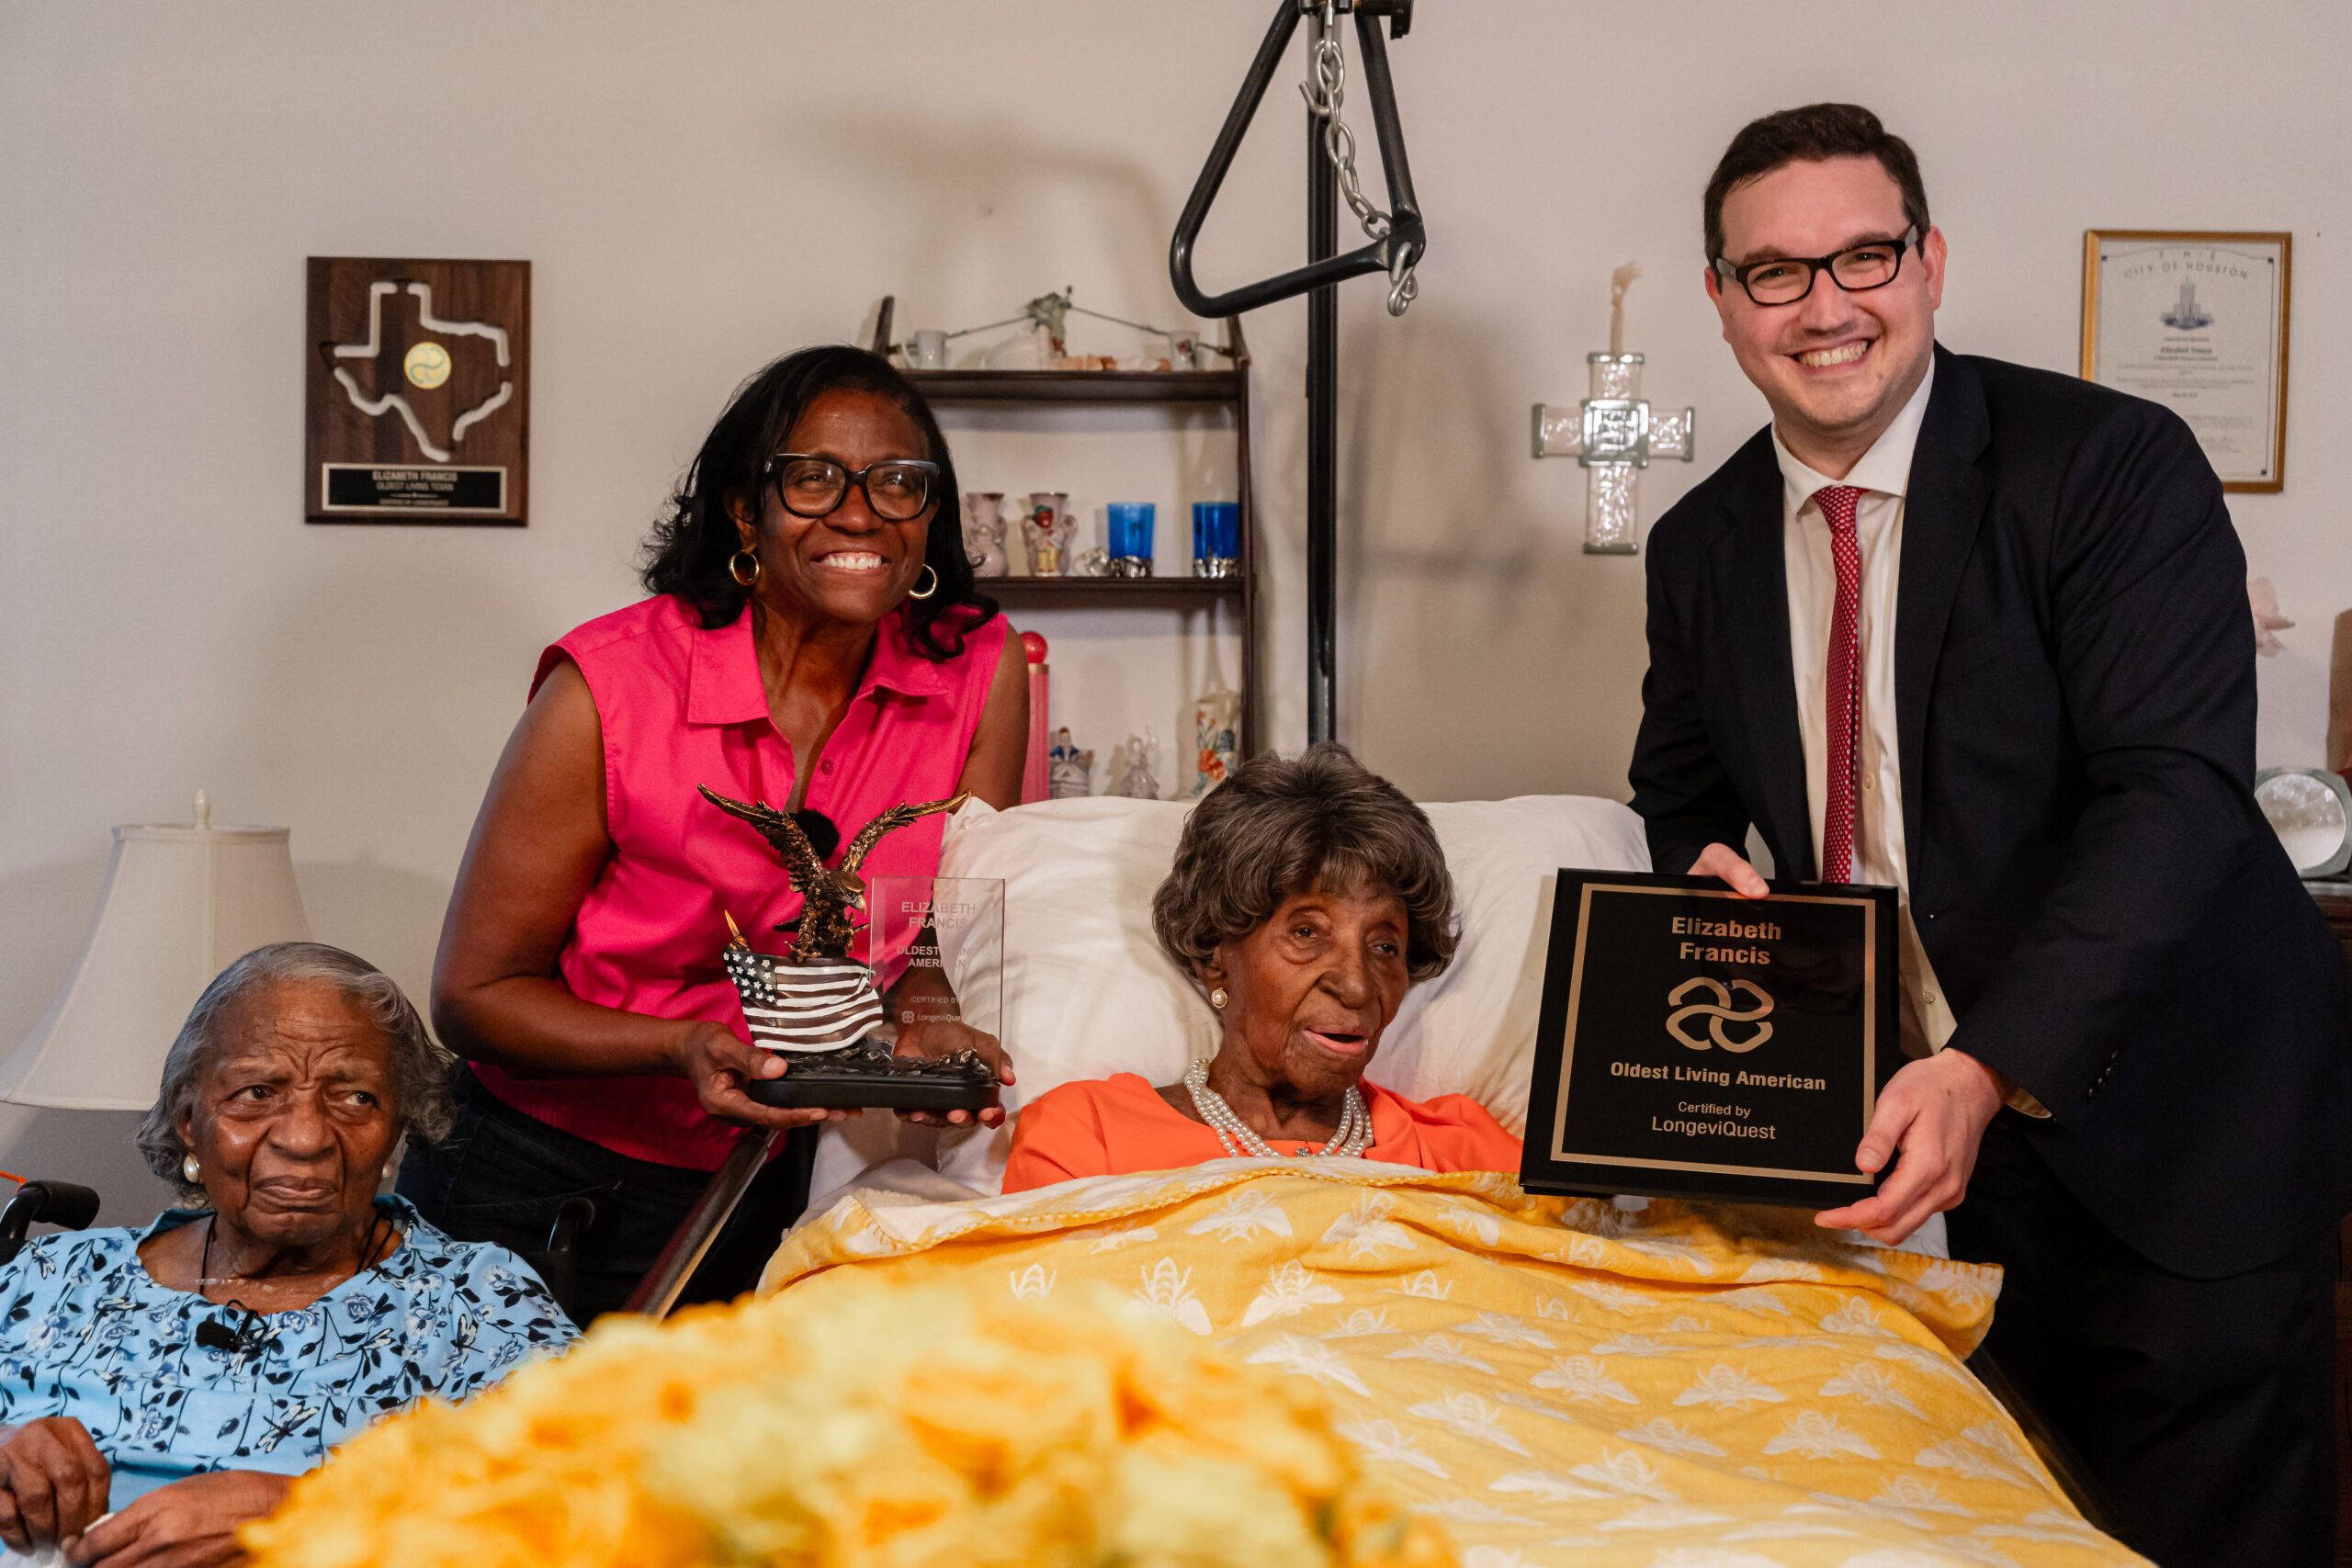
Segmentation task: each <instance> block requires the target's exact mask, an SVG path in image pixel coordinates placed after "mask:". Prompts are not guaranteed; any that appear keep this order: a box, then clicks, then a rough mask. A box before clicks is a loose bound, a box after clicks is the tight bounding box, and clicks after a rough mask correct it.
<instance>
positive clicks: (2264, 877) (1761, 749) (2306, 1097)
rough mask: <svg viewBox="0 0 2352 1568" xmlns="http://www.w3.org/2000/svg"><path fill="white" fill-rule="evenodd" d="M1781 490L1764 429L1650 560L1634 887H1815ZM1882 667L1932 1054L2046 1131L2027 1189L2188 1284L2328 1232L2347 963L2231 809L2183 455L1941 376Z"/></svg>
mask: <svg viewBox="0 0 2352 1568" xmlns="http://www.w3.org/2000/svg"><path fill="white" fill-rule="evenodd" d="M1781 529H1782V522H1781V472H1780V468H1779V465H1778V464H1777V463H1776V461H1775V460H1774V457H1773V452H1772V440H1771V434H1770V431H1769V430H1766V431H1762V432H1759V433H1758V434H1757V436H1756V437H1755V439H1754V440H1752V441H1750V442H1748V443H1747V446H1743V447H1741V448H1740V450H1739V451H1738V452H1737V453H1736V455H1735V456H1734V457H1732V459H1731V460H1730V461H1729V462H1727V463H1725V464H1724V466H1723V467H1722V468H1719V469H1718V470H1716V471H1715V473H1713V475H1711V476H1710V477H1709V478H1708V479H1706V480H1705V482H1703V483H1702V484H1701V485H1700V486H1699V487H1698V488H1697V489H1695V490H1693V491H1691V493H1690V494H1689V495H1687V496H1686V497H1684V498H1683V500H1682V501H1681V502H1679V504H1678V505H1676V506H1675V508H1674V509H1673V510H1672V511H1671V512H1669V513H1667V515H1666V516H1665V517H1664V518H1662V519H1660V520H1659V522H1658V525H1657V528H1656V529H1655V530H1653V531H1652V533H1651V536H1650V550H1649V650H1650V668H1649V673H1648V675H1647V676H1646V677H1645V680H1644V682H1643V683H1642V703H1643V716H1642V727H1641V735H1640V739H1638V741H1637V742H1636V743H1635V746H1634V763H1633V770H1632V777H1633V784H1634V810H1636V811H1638V812H1639V813H1641V815H1642V817H1643V818H1644V820H1645V822H1646V824H1647V827H1648V832H1649V840H1650V854H1651V858H1652V860H1653V862H1654V863H1655V864H1656V865H1657V869H1658V870H1660V871H1682V870H1686V869H1688V868H1689V866H1690V864H1691V861H1692V860H1693V859H1694V858H1695V857H1696V856H1697V854H1698V852H1700V851H1701V850H1702V849H1703V848H1704V847H1705V846H1706V845H1708V844H1710V843H1713V842H1718V841H1720V842H1723V843H1726V844H1729V845H1731V846H1733V847H1734V848H1735V849H1736V848H1738V847H1739V846H1740V845H1742V844H1743V843H1745V842H1746V835H1747V829H1748V826H1749V825H1750V824H1751V823H1753V824H1754V825H1755V827H1756V828H1757V829H1758V831H1759V832H1760V833H1761V834H1762V836H1763V839H1764V841H1765V842H1766V843H1767V844H1768V845H1770V848H1771V851H1772V857H1773V860H1774V861H1775V862H1776V863H1777V866H1778V869H1779V872H1780V874H1781V875H1784V876H1788V875H1793V876H1796V877H1800V878H1804V879H1808V880H1809V879H1811V878H1813V877H1815V875H1816V874H1817V873H1816V871H1815V864H1814V852H1813V835H1812V828H1811V825H1810V819H1809V817H1808V813H1807V808H1806V780H1805V776H1804V748H1803V743H1802V741H1801V739H1800V738H1799V735H1798V728H1797V708H1796V696H1795V688H1794V684H1793V676H1792V671H1791V668H1790V653H1789V609H1788V586H1787V577H1786V574H1785V571H1784V568H1783V562H1782V545H1781ZM1894 666H1895V709H1896V713H1895V727H1896V730H1897V742H1898V754H1899V761H1900V764H1901V768H1902V777H1903V828H1904V840H1905V851H1906V857H1905V858H1906V861H1907V863H1908V866H1909V872H1910V883H1911V905H1912V909H1913V912H1914V917H1915V919H1917V924H1918V929H1919V936H1920V940H1921V942H1922V944H1923V945H1924V946H1925V947H1926V949H1927V952H1928V957H1929V959H1930V960H1931V961H1932V962H1933V963H1934V964H1935V967H1936V976H1937V978H1938V980H1939V982H1940V983H1941V985H1942V987H1943V988H1944V990H1945V992H1946V994H1947V995H1948V996H1949V997H1950V998H1951V1003H1952V1006H1953V1009H1954V1011H1955V1012H1956V1013H1957V1015H1958V1017H1959V1019H1960V1028H1959V1032H1958V1033H1957V1034H1956V1035H1954V1036H1953V1039H1952V1043H1953V1044H1954V1045H1955V1046H1957V1047H1959V1048H1961V1049H1963V1050H1966V1051H1968V1052H1970V1053H1971V1054H1973V1055H1975V1056H1977V1057H1978V1058H1979V1059H1981V1060H1983V1061H1985V1062H1987V1063H1989V1064H1991V1065H1992V1066H1995V1067H1997V1068H1999V1069H2000V1070H2001V1071H2002V1072H2004V1073H2007V1075H2008V1076H2009V1077H2011V1078H2013V1079H2015V1080H2016V1081H2017V1082H2018V1083H2019V1084H2022V1085H2023V1086H2024V1087H2025V1088H2027V1089H2030V1090H2031V1091H2032V1092H2033V1094H2034V1096H2035V1097H2036V1098H2037V1099H2039V1100H2041V1103H2042V1104H2043V1105H2045V1106H2047V1107H2048V1108H2049V1109H2050V1111H2051V1112H2052V1120H2050V1121H2047V1122H2034V1123H2033V1125H2032V1129H2031V1136H2032V1138H2033V1142H2034V1146H2035V1147H2036V1149H2037V1150H2038V1151H2039V1152H2040V1154H2041V1157H2042V1158H2043V1159H2044V1160H2045V1161H2046V1162H2047V1163H2048V1165H2049V1166H2050V1168H2051V1169H2052V1171H2053V1172H2054V1173H2055V1174H2056V1175H2057V1176H2058V1178H2059V1179H2061V1180H2062V1181H2063V1182H2064V1183H2065V1185H2066V1187H2067V1188H2068V1189H2069V1190H2071V1191H2073V1192H2074V1193H2075V1196H2076V1197H2077V1198H2079V1199H2080V1200H2081V1201H2082V1202H2083V1204H2084V1206H2085V1207H2086V1208H2087V1209H2089V1210H2090V1212H2091V1213H2093V1214H2094V1215H2096V1216H2097V1217H2098V1219H2099V1220H2100V1221H2101V1222H2103V1223H2104V1224H2106V1225H2107V1226H2108V1227H2109V1229H2111V1230H2112V1231H2114V1232H2115V1233H2116V1234H2117V1235H2119V1236H2120V1237H2121V1238H2122V1239H2123V1240H2124V1241H2125V1242H2126V1243H2128V1244H2129V1245H2130V1246H2131V1247H2133V1248H2134V1249H2136V1250H2137V1251H2139V1252H2140V1253H2141V1254H2142V1255H2143V1256H2144V1257H2145V1258H2148V1259H2149V1260H2151V1261H2152V1262H2154V1263H2157V1264H2159V1265H2161V1266H2163V1267H2165V1268H2166V1269H2173V1270H2175V1271H2176V1272H2179V1273H2185V1274H2190V1275H2197V1276H2200V1277H2209V1278H2210V1277H2219V1276H2222V1275H2225V1274H2231V1273H2236V1272H2239V1271H2241V1270H2243V1269H2249V1268H2253V1267H2256V1266H2257V1265H2259V1264H2262V1263H2265V1262H2267V1261H2269V1260H2271V1259H2273V1258H2278V1257H2279V1256H2281V1255H2283V1254H2284V1253H2285V1252H2287V1251H2288V1250H2289V1249H2290V1247H2294V1246H2295V1245H2297V1244H2299V1243H2301V1242H2303V1241H2305V1240H2307V1239H2308V1238H2309V1237H2310V1236H2311V1235H2312V1233H2313V1232H2314V1231H2316V1230H2317V1229H2318V1228H2319V1227H2320V1226H2322V1225H2324V1224H2328V1223H2331V1222H2332V1221H2333V1220H2334V1219H2335V1217H2336V1216H2337V1215H2339V1214H2341V1213H2344V1212H2345V1210H2346V1208H2347V1207H2352V1130H2347V1128H2346V1117H2347V1114H2348V1113H2352V1023H2347V998H2346V991H2347V981H2346V964H2345V959H2344V954H2343V953H2342V952H2341V951H2340V950H2339V949H2338V948H2337V947H2336V945H2335V942H2334V941H2333V940H2332V939H2331V938H2330V935H2329V933H2328V931H2327V928H2326V925H2325V923H2324V921H2323V920H2322V919H2321V918H2320V916H2319V913H2318V911H2317V909H2316V908H2315V907H2314V905H2313V904H2312V900H2311V898H2310V897H2308V896H2307V895H2306V894H2305V893H2304V892H2303V890H2302V888H2301V886H2299V885H2298V884H2297V882H2296V879H2295V874H2294V871H2293V868H2292V867H2291V866H2290V864H2289V863H2288V861H2287V858H2286V855H2285V853H2284V852H2282V851H2281V850H2280V848H2279V846H2278V840H2277V837H2276V836H2275V835H2274V834H2273V833H2272V832H2271V830H2270V829H2269V828H2268V827H2267V825H2266V824H2265V823H2264V821H2263V819H2262V817H2261V814H2260V813H2259V811H2257V810H2256V807H2255V804H2254V798H2253V795H2252V788H2251V786H2252V777H2253V769H2254V719H2255V684H2254V632H2253V623H2252V617H2251V615H2249V613H2248V610H2247V606H2246V595H2245V554H2244V552H2243V551H2242V550H2241V549H2240V548H2239V547H2238V541H2237V536H2236V534H2235V532H2234V531H2233V528H2232V526H2231V524H2230V518H2229V513H2228V512H2227V510H2226V509H2225V508H2224V506H2223V504H2222V488H2221V484H2220V482H2219V481H2218V480H2217V479H2215V478H2214V476H2213V470H2212V468H2211V466H2210V465H2209V464H2208V463H2207V462H2206V461H2205V458H2204V456H2203V454H2202V453H2201V452H2199V449H2198V446H2197V444H2196V441H2195V439H2194V438H2193V437H2192V436H2191V435H2190V434H2189V433H2188V427H2187V426H2186V425H2184V424H2183V423H2181V422H2180V421H2179V420H2178V419H2177V418H2176V417H2175V416H2174V415H2173V414H2172V413H2171V412H2169V411H2167V410H2165V409H2163V408H2161V407H2159V406H2158V405H2156V404H2154V403H2150V402H2145V401H2142V400H2138V399H2135V398H2130V397H2126V396H2123V395H2122V394H2120V393H2117V392H2114V391H2110V390H2108V389H2103V388H2100V387H2097V386H2094V385H2091V384H2090V383H2087V382H2084V381H2078V380H2075V379H2073V378H2069V377H2064V376H2057V375H2052V374H2051V373H2049V372H2047V371H2041V370H2031V369H2027V368H2025V367H2020V366H2015V365H2006V364H2003V363H2001V362H2000V361H1998V360H1992V359H1975V358H1965V357H1962V356H1960V355H1953V354H1951V353H1948V352H1946V351H1945V350H1944V349H1943V348H1941V347H1939V348H1937V350H1936V379H1935V387H1934V390H1933V391H1932V392H1931V393H1930V395H1929V398H1928V412H1927V417H1926V421H1925V423H1924V424H1923V426H1922V428H1921V430H1920V433H1919V444H1918V447H1917V454H1916V455H1915V456H1914V457H1913V458H1912V463H1911V480H1910V488H1909V491H1908V498H1907V500H1906V502H1905V509H1904V520H1903V570H1902V582H1901V587H1900V588H1899V590H1898V591H1897V604H1896V611H1895V646H1894ZM1813 678H1815V679H1818V678H1819V676H1818V674H1817V672H1815V673H1814V675H1813Z"/></svg>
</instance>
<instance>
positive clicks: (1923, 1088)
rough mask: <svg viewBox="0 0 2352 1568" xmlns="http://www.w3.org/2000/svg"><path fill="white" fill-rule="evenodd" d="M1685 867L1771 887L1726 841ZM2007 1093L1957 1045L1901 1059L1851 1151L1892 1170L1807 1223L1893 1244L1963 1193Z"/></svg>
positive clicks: (1877, 1169)
mask: <svg viewBox="0 0 2352 1568" xmlns="http://www.w3.org/2000/svg"><path fill="white" fill-rule="evenodd" d="M1691 875H1693V876H1713V877H1720V878H1722V879H1723V882H1724V885H1725V886H1728V887H1730V888H1731V889H1732V891H1733V892H1735V893H1737V894H1739V895H1740V896H1741V897H1747V898H1762V897H1765V896H1766V895H1767V894H1769V893H1770V891H1771V889H1770V886H1768V885H1767V884H1766V883H1765V880H1764V878H1763V876H1762V875H1761V874H1758V871H1757V869H1756V868H1755V867H1754V866H1752V865H1750V864H1748V863H1747V859H1746V858H1745V857H1744V856H1742V855H1741V854H1740V853H1739V852H1738V851H1736V850H1735V849H1733V848H1732V847H1731V846H1730V845H1728V844H1709V845H1708V846H1707V847H1706V848H1705V849H1704V850H1702V851H1701V852H1699V858H1698V859H1697V860H1696V861H1693V862H1692V863H1691ZM2007 1093H2008V1086H2007V1084H2006V1083H2004V1082H2003V1081H2002V1080H2001V1078H2000V1077H1999V1075H1998V1074H1996V1073H1995V1072H1994V1071H1993V1069H1992V1068H1990V1067H1988V1066H1985V1064H1984V1063H1982V1062H1980V1061H1978V1060H1977V1059H1976V1058H1975V1057H1973V1056H1972V1055H1969V1054H1968V1053H1967V1052H1965V1051H1959V1050H1951V1049H1947V1050H1943V1051H1939V1052H1938V1053H1936V1054H1935V1055H1932V1056H1929V1057H1928V1058H1926V1059H1925V1060H1923V1061H1917V1062H1908V1063H1905V1065H1904V1066H1902V1067H1901V1068H1899V1069H1898V1070H1897V1071H1896V1072H1895V1074H1894V1077H1892V1078H1890V1079H1888V1080H1887V1085H1886V1090H1885V1092H1884V1093H1883V1094H1882V1095H1880V1096H1879V1100H1878V1106H1877V1109H1876V1110H1875V1111H1873V1112H1872V1114H1871V1124H1870V1127H1869V1130H1868V1131H1866V1132H1865V1133H1864V1134H1862V1142H1861V1145H1860V1147H1859V1148H1857V1149H1856V1150H1855V1151H1854V1166H1855V1168H1856V1169H1858V1170H1861V1171H1865V1172H1868V1173H1869V1174H1871V1175H1873V1176H1876V1175H1879V1174H1880V1173H1881V1172H1883V1171H1884V1170H1885V1169H1886V1166H1887V1162H1888V1161H1889V1160H1890V1159H1894V1160H1896V1164H1895V1168H1894V1174H1892V1175H1890V1176H1886V1177H1885V1178H1884V1179H1883V1180H1882V1182H1881V1184H1880V1187H1879V1190H1878V1191H1876V1192H1874V1193H1872V1194H1871V1196H1870V1197H1868V1198H1865V1199H1863V1200H1862V1201H1860V1202H1856V1203H1849V1204H1847V1205H1845V1206H1844V1207H1842V1208H1837V1209H1831V1210H1827V1211H1826V1212H1824V1213H1819V1214H1816V1215H1815V1216H1814V1220H1815V1224H1820V1225H1822V1226H1824V1227H1826V1228H1829V1229H1833V1230H1857V1231H1860V1232H1861V1233H1862V1234H1863V1235H1867V1236H1869V1237H1870V1238H1871V1240H1872V1241H1875V1242H1879V1243H1881V1244H1883V1245H1884V1246H1887V1247H1894V1246H1898V1245H1900V1244H1901V1243H1902V1242H1904V1241H1905V1240H1906V1239H1907V1238H1908V1237H1909V1236H1910V1235H1911V1233H1912V1232H1914V1231H1916V1230H1917V1229H1918V1228H1919V1227H1920V1226H1921V1225H1922V1224H1926V1223H1927V1221H1928V1216H1929V1215H1932V1214H1939V1213H1943V1212H1944V1211H1945V1210H1947V1209H1952V1208H1957V1207H1958V1206H1959V1204H1960V1201H1961V1200H1962V1199H1963V1198H1965V1197H1966V1196H1968V1179H1969V1177H1970V1175H1971V1174H1972V1173H1973V1171H1974V1170H1975V1168H1976V1146H1977V1143H1978V1141H1979V1140H1980V1139H1982V1138H1983V1137H1984V1135H1985V1127H1986V1126H1987V1125H1989V1124H1990V1123H1991V1122H1992V1120H1993V1117H1994V1114H1995V1113H1996V1112H1997V1111H1999V1110H2000V1109H2001V1103H2002V1100H2004V1098H2005V1097H2006V1096H2007ZM1897 1156H1899V1158H1898V1157H1897Z"/></svg>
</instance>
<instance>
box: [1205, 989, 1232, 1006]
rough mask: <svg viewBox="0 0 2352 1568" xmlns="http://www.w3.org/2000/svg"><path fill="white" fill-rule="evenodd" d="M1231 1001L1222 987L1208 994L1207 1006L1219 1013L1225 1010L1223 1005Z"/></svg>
mask: <svg viewBox="0 0 2352 1568" xmlns="http://www.w3.org/2000/svg"><path fill="white" fill-rule="evenodd" d="M1232 999H1233V998H1230V997H1228V996H1227V995H1226V994H1225V987H1223V986H1219V987H1217V988H1216V990H1214V991H1211V992H1210V993H1209V1006H1211V1007H1213V1008H1215V1009H1216V1010H1218V1011H1220V1012H1222V1011H1224V1010H1225V1004H1226V1003H1227V1002H1228V1001H1231V1000H1232Z"/></svg>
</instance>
